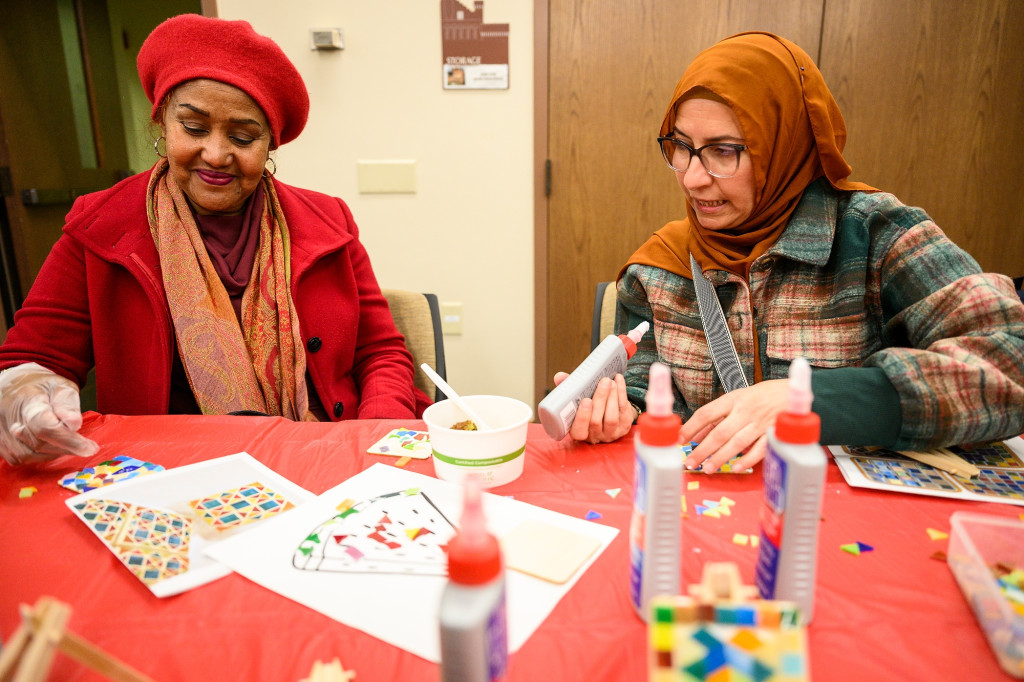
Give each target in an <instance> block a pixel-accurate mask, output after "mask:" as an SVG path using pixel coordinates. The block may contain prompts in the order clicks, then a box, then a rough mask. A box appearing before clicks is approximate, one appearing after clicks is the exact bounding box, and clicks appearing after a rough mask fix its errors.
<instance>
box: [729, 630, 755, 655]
mask: <svg viewBox="0 0 1024 682" xmlns="http://www.w3.org/2000/svg"><path fill="white" fill-rule="evenodd" d="M731 641H732V643H733V644H735V645H736V646H738V647H740V648H741V649H746V650H747V651H753V650H754V649H757V648H758V647H760V646H761V644H762V642H761V640H760V639H759V638H758V636H757V635H756V634H754V631H753V630H751V629H749V628H743V629H742V630H740V631H739V632H737V633H736V636H735V637H733V638H732V640H731Z"/></svg>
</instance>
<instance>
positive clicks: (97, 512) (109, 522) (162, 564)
mask: <svg viewBox="0 0 1024 682" xmlns="http://www.w3.org/2000/svg"><path fill="white" fill-rule="evenodd" d="M74 510H75V513H76V514H78V516H79V517H80V518H81V519H82V520H83V521H85V523H86V524H87V525H88V526H89V528H91V529H92V531H93V532H94V533H96V535H98V536H99V537H100V539H101V540H103V542H104V544H106V545H107V547H109V548H110V550H111V551H112V552H113V553H114V554H115V555H116V556H117V558H118V559H120V560H121V562H122V563H124V565H125V566H127V567H128V569H129V570H131V572H132V573H134V574H135V575H136V577H138V578H139V580H141V581H142V582H144V583H145V584H147V585H151V584H153V583H156V582H159V581H161V580H165V579H167V578H169V577H171V576H174V575H178V574H180V573H184V572H186V571H187V570H188V564H189V561H188V548H189V537H190V534H191V522H190V521H189V520H188V519H187V518H185V517H183V516H180V515H178V514H175V513H173V512H165V511H160V510H157V509H150V508H148V507H141V506H138V505H134V504H129V503H127V502H119V501H116V500H103V499H97V498H93V499H89V500H86V501H84V502H81V503H79V504H76V505H75V506H74Z"/></svg>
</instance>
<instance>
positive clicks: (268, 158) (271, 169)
mask: <svg viewBox="0 0 1024 682" xmlns="http://www.w3.org/2000/svg"><path fill="white" fill-rule="evenodd" d="M267 163H269V164H271V165H272V168H267ZM267 163H265V164H263V170H264V171H265V172H264V175H266V174H267V173H270V174H271V175H273V174H274V173H276V172H277V161H274V160H273V159H272V158H270V157H269V156H268V157H267Z"/></svg>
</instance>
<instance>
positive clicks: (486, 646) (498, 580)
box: [439, 476, 508, 682]
mask: <svg viewBox="0 0 1024 682" xmlns="http://www.w3.org/2000/svg"><path fill="white" fill-rule="evenodd" d="M439 620H440V625H441V680H442V682H498V681H499V680H504V679H505V668H506V663H507V661H508V634H507V632H508V631H507V627H506V621H505V571H504V567H503V566H502V561H501V548H500V547H499V545H498V540H497V538H495V537H494V536H493V535H491V534H490V533H489V532H488V531H487V523H486V520H485V518H484V510H483V499H482V495H481V492H480V481H479V480H478V479H477V478H476V476H469V477H467V478H466V482H465V496H464V500H463V506H462V520H461V527H460V528H459V531H458V533H456V534H455V537H453V538H452V539H451V540H450V541H449V542H448V584H447V585H446V586H445V588H444V592H443V594H442V595H441V609H440V614H439Z"/></svg>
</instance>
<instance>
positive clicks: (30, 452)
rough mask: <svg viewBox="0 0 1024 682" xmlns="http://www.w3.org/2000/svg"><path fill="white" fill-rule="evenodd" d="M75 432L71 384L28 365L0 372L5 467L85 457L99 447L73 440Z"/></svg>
mask: <svg viewBox="0 0 1024 682" xmlns="http://www.w3.org/2000/svg"><path fill="white" fill-rule="evenodd" d="M81 427H82V409H81V403H80V402H79V394H78V386H75V384H74V383H72V382H71V381H68V380H67V379H65V378H64V377H62V376H60V375H59V374H55V373H53V372H51V371H50V370H48V369H46V368H45V367H43V366H41V365H38V364H36V363H34V362H29V363H26V364H24V365H18V366H16V367H11V368H9V369H7V370H4V371H3V372H0V457H3V458H4V459H5V460H7V462H9V463H10V464H23V463H25V462H38V461H44V460H47V459H53V458H54V457H59V456H61V455H66V454H73V455H78V456H80V457H91V456H92V455H95V454H96V452H97V451H98V450H99V445H97V444H96V443H94V442H93V441H91V440H89V439H88V438H86V437H85V436H82V435H79V433H78V429H80V428H81Z"/></svg>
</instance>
